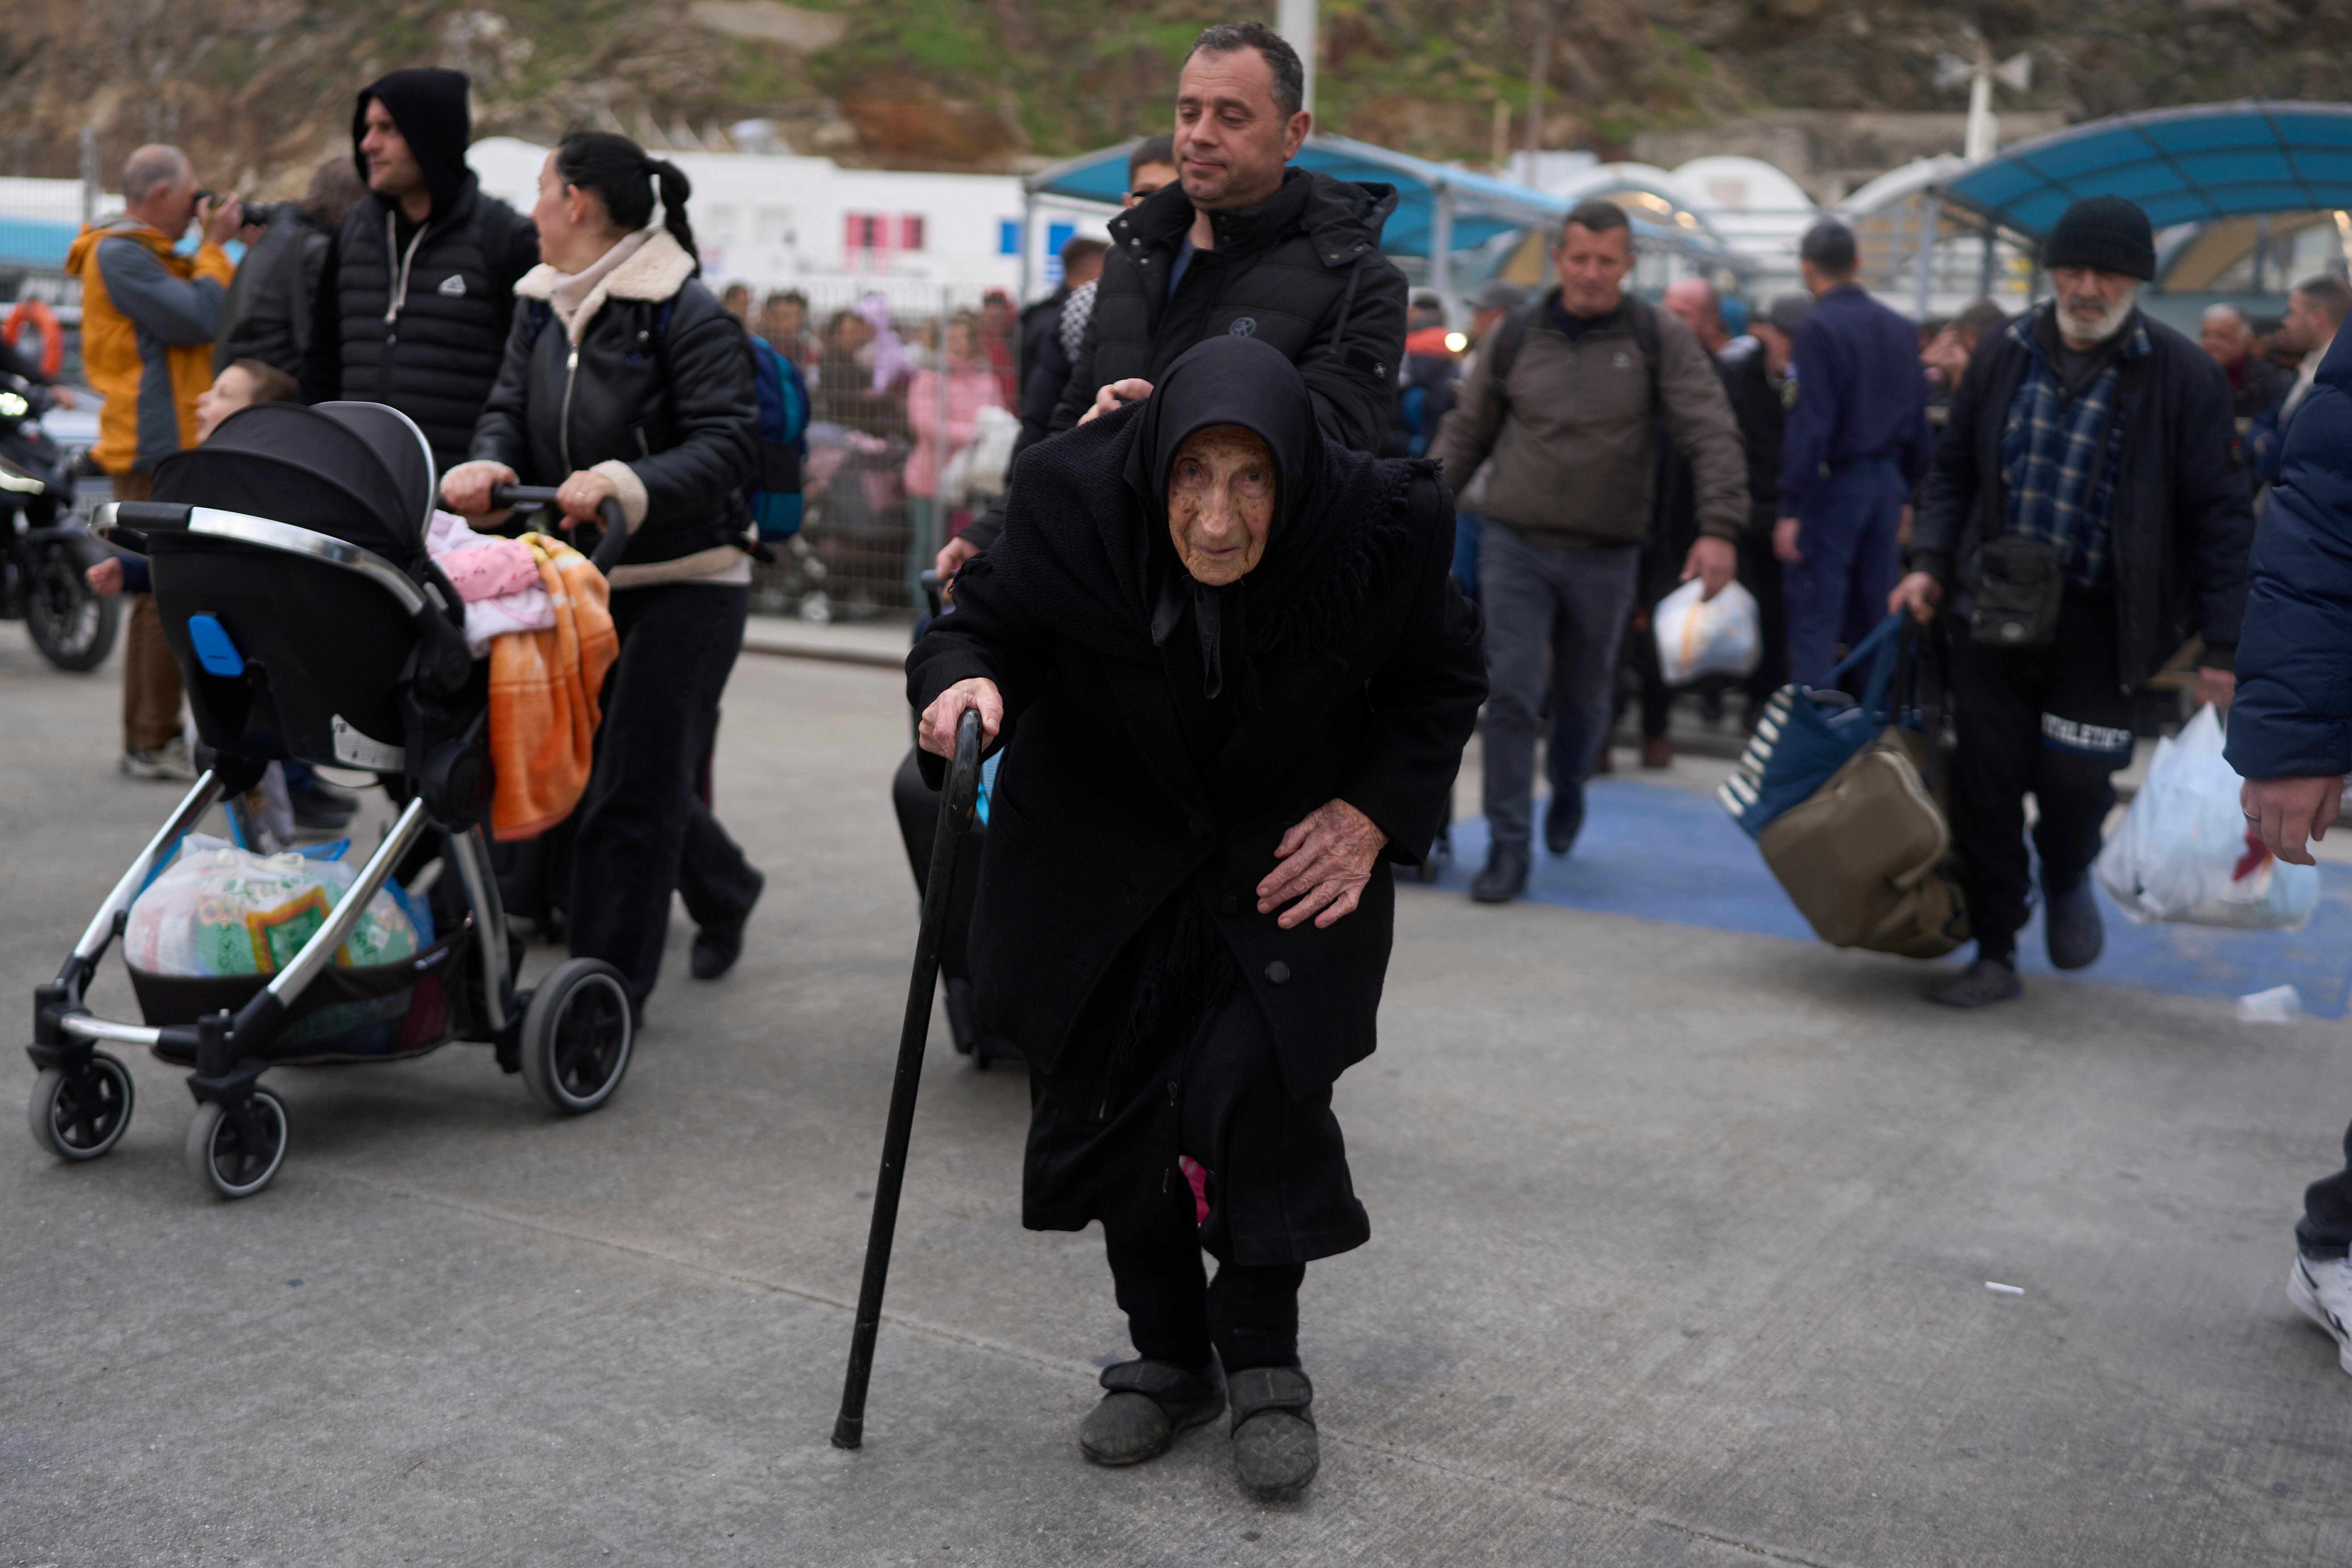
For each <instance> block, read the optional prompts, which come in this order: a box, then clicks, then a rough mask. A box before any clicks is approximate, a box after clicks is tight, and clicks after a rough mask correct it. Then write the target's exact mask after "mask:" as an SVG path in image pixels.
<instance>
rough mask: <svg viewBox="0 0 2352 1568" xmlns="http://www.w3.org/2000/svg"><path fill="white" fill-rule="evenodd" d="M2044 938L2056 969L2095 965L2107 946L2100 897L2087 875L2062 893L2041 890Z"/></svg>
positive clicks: (2051, 961)
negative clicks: (2100, 918)
mask: <svg viewBox="0 0 2352 1568" xmlns="http://www.w3.org/2000/svg"><path fill="white" fill-rule="evenodd" d="M2042 940H2043V941H2044V942H2046V943H2048V945H2049V948H2050V967H2051V968H2053V969H2083V968H2087V967H2088V966H2089V965H2091V964H2094V963H2097V962H2098V960H2099V952H2100V950H2101V949H2102V948H2104V947H2105V946H2106V942H2107V933H2106V928H2105V925H2104V924H2102V923H2101V921H2100V920H2099V896H2098V894H2097V893H2095V892H2094V891H2093V890H2092V889H2091V879H2090V876H2089V874H2088V873H2087V872H2086V873H2084V876H2083V878H2082V879H2081V880H2079V881H2077V882H2076V883H2075V884H2074V886H2073V887H2071V888H2069V889H2066V890H2065V891H2064V892H2063V893H2054V892H2052V891H2051V890H2050V887H2049V884H2047V883H2044V884H2043V885H2042Z"/></svg>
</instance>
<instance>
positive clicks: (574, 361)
mask: <svg viewBox="0 0 2352 1568" xmlns="http://www.w3.org/2000/svg"><path fill="white" fill-rule="evenodd" d="M579 368H580V345H579V344H578V343H573V344H572V349H571V353H570V354H569V356H568V357H567V358H566V359H565V360H564V362H563V412H562V415H561V416H559V418H558V420H557V423H556V426H555V447H556V450H557V451H558V452H560V453H561V454H562V458H563V471H564V472H565V473H567V474H568V473H570V472H571V471H572V381H573V373H574V372H576V371H577V370H579Z"/></svg>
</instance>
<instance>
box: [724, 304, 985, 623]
mask: <svg viewBox="0 0 2352 1568" xmlns="http://www.w3.org/2000/svg"><path fill="white" fill-rule="evenodd" d="M749 308H750V320H751V326H752V329H753V330H754V331H758V332H759V333H761V335H762V336H763V337H765V338H767V340H768V341H769V342H772V343H773V344H775V345H776V347H777V348H779V349H780V350H782V352H784V353H786V354H788V355H790V356H791V357H792V359H793V361H794V363H797V364H799V365H800V367H801V372H802V374H803V376H804V377H805V378H806V379H807V381H808V384H809V401H810V425H809V437H808V445H809V456H808V460H807V462H806V463H805V464H804V465H803V476H802V482H803V494H804V496H805V498H806V499H805V503H804V504H805V510H804V512H803V521H802V524H801V531H800V532H799V533H798V534H797V535H796V536H794V537H793V539H792V540H790V541H788V542H785V543H784V544H783V545H782V546H780V547H779V548H778V549H777V552H776V554H777V560H776V562H775V563H774V564H772V565H767V564H762V565H759V566H756V567H755V568H754V569H753V573H752V586H751V607H752V609H753V610H754V611H755V612H764V613H766V614H771V615H797V616H801V617H802V618H803V619H804V620H808V621H813V622H818V623H824V622H828V621H834V620H844V619H847V620H862V619H872V618H875V617H877V616H903V615H906V614H908V613H909V612H910V611H911V610H912V609H913V608H914V607H915V606H916V605H918V604H919V602H920V594H919V589H918V587H917V584H916V578H917V576H918V574H919V573H921V572H922V571H923V570H924V569H925V568H926V567H928V566H929V564H930V562H931V558H932V557H933V556H934V555H936V554H937V553H938V552H939V549H940V545H941V544H942V543H944V542H946V540H947V539H949V538H950V537H951V536H952V535H953V534H954V533H955V532H957V531H960V530H961V528H962V527H963V526H964V525H965V524H966V523H967V522H969V521H971V517H972V516H973V515H974V514H975V513H976V511H977V510H978V509H979V508H980V507H981V506H982V505H984V504H985V502H984V497H985V495H986V494H987V493H990V491H991V488H992V486H993V487H996V488H1001V485H1002V464H1001V461H1000V462H999V463H998V464H997V467H996V469H995V471H994V472H993V473H989V472H979V473H975V472H972V471H971V470H972V469H973V468H974V466H975V465H974V464H973V463H972V462H971V460H970V459H971V458H972V457H975V456H982V455H983V454H982V453H968V452H967V451H966V448H970V447H974V446H975V444H976V443H981V442H983V441H984V439H985V437H987V436H990V435H994V436H1002V435H1003V431H1004V429H1005V428H1006V425H1007V422H1008V420H1009V418H1010V416H1012V415H1013V413H1014V411H1015V410H1017V407H1018V405H1019V388H1018V384H1017V382H1016V380H1015V377H1016V375H1017V374H1018V365H1017V359H1018V353H1019V335H1018V334H1019V328H1018V317H1017V315H1016V314H1015V311H1014V308H1013V301H1012V300H1011V299H1010V297H1009V296H1006V295H1003V294H997V295H995V296H993V297H992V298H991V297H990V296H988V295H985V294H983V292H982V290H980V289H956V288H952V287H942V286H940V285H939V284H936V283H909V282H904V281H898V280H892V279H854V278H843V279H823V280H814V281H800V282H795V283H793V284H789V285H785V286H783V287H782V288H779V289H774V290H760V291H756V292H755V293H754V294H753V296H752V298H751V300H750V302H749ZM950 351H952V352H950ZM983 408H996V409H999V410H1001V411H1002V412H1001V413H1000V414H996V415H986V414H982V413H980V412H979V411H980V410H981V409H983ZM1002 444H1003V443H1002V442H998V443H996V444H992V445H987V446H986V447H985V452H986V453H993V452H995V451H996V450H997V447H998V446H1000V445H1002ZM960 459H961V460H960ZM980 466H981V467H982V468H984V467H985V464H982V465H980Z"/></svg>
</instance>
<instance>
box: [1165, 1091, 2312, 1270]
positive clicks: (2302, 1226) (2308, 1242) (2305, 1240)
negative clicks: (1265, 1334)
mask: <svg viewBox="0 0 2352 1568" xmlns="http://www.w3.org/2000/svg"><path fill="white" fill-rule="evenodd" d="M2294 1239H2295V1242H2296V1244H2297V1245H2298V1246H2299V1247H2302V1248H2303V1255H2304V1256H2305V1258H2311V1259H2312V1260H2313V1261H2315V1262H2317V1261H2319V1260H2321V1259H2323V1258H2342V1257H2345V1256H2347V1253H2352V1128H2347V1129H2345V1132H2344V1169H2342V1170H2340V1171H2338V1172H2336V1174H2334V1175H2332V1176H2329V1177H2327V1178H2326V1180H2324V1181H2317V1182H2314V1183H2312V1184H2311V1185H2309V1186H2308V1187H2305V1189H2304V1191H2303V1218H2302V1219H2301V1220H2299V1221H2297V1222H2296V1224H2295V1227H2294ZM1124 1300H1125V1299H1124V1298H1122V1299H1121V1302H1122V1304H1124Z"/></svg>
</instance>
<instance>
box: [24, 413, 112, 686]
mask: <svg viewBox="0 0 2352 1568" xmlns="http://www.w3.org/2000/svg"><path fill="white" fill-rule="evenodd" d="M46 405H47V395H46V393H45V392H44V391H43V389H42V388H40V387H38V386H37V385H35V384H32V383H30V382H26V381H24V380H22V379H20V378H18V377H16V376H13V375H0V619H12V620H21V621H23V622H24V623H25V629H26V631H28V632H30V633H31V634H32V637H33V646H34V647H37V648H38V649H40V651H41V657H42V658H46V659H47V660H48V661H49V662H50V663H51V664H54V665H56V666H57V667H58V668H59V669H74V670H83V669H95V668H98V667H99V666H100V665H101V664H103V663H105V662H106V656H107V655H108V654H109V653H111V652H112V651H113V650H114V638H115V636H116V634H117V632H118V631H119V630H120V629H121V620H122V601H121V597H120V596H119V595H104V594H100V592H99V591H98V590H97V589H95V588H93V587H91V586H90V585H89V568H91V567H92V566H95V565H97V564H98V563H100V562H101V561H104V560H106V559H107V558H108V556H109V554H110V552H109V551H108V550H107V548H106V547H105V546H104V545H103V544H100V542H98V541H97V540H96V539H93V538H92V537H90V533H89V529H88V528H86V527H85V526H83V522H82V520H80V519H79V518H78V517H76V516H75V515H74V514H73V495H74V476H73V462H72V459H71V458H69V457H68V455H67V453H66V451H65V449H64V448H63V447H59V446H58V443H57V442H56V441H55V440H54V439H53V438H51V437H50V436H49V434H48V433H47V431H45V430H43V429H42V428H41V414H42V412H43V410H44V408H45V406H46Z"/></svg>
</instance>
